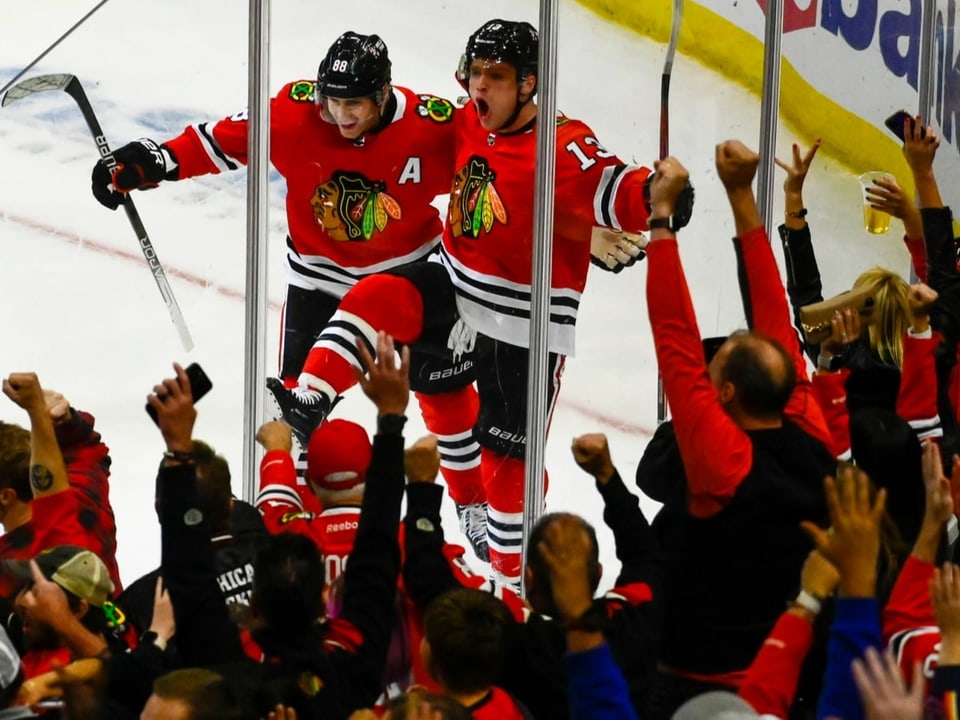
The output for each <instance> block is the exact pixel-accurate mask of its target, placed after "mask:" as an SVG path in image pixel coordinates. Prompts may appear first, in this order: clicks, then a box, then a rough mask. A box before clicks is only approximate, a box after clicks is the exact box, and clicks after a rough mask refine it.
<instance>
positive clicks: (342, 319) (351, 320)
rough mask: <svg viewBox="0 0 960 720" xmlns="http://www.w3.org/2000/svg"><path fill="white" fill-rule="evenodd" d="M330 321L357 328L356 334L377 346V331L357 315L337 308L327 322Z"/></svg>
mask: <svg viewBox="0 0 960 720" xmlns="http://www.w3.org/2000/svg"><path fill="white" fill-rule="evenodd" d="M330 323H343V324H344V325H347V326H350V327H354V328H356V330H357V332H356V335H363V336H364V337H365V338H366V339H367V342H369V343H370V344H371V345H373V347H376V346H377V331H376V330H374V329H373V326H372V325H371V324H370V323H368V322H367V321H366V320H364V319H363V318H362V317H360V316H359V315H354V314H353V313H349V312H344V311H343V310H337V312H335V313H334V314H333V316H332V317H331V318H330V320H329V321H328V323H327V324H328V325H329V324H330Z"/></svg>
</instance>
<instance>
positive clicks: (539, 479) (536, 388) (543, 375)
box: [521, 0, 559, 592]
mask: <svg viewBox="0 0 960 720" xmlns="http://www.w3.org/2000/svg"><path fill="white" fill-rule="evenodd" d="M558 7H559V2H558V0H540V49H539V57H538V61H537V67H538V76H537V94H538V95H539V101H538V106H539V110H538V113H537V166H536V169H537V176H536V183H535V184H534V205H533V266H532V272H531V279H530V283H531V287H530V343H529V348H530V350H529V358H530V361H529V373H528V377H527V455H526V483H525V486H524V505H523V508H524V512H523V550H522V552H523V557H526V553H527V542H528V539H529V538H530V533H531V532H532V531H533V526H534V525H536V524H537V520H538V519H539V518H540V515H541V513H542V510H543V470H544V449H545V447H546V434H547V433H546V422H547V411H548V407H547V381H548V378H549V373H550V370H549V367H548V362H547V361H548V358H549V349H548V339H549V331H550V277H551V274H552V270H553V192H554V175H555V165H556V157H555V154H556V145H557V123H556V120H555V118H556V115H557V82H556V79H557V17H558ZM522 577H523V576H522V574H521V578H522ZM523 590H524V592H525V591H526V590H525V588H524V589H523Z"/></svg>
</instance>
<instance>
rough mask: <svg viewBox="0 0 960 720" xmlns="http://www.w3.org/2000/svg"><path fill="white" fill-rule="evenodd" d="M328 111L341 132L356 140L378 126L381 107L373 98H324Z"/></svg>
mask: <svg viewBox="0 0 960 720" xmlns="http://www.w3.org/2000/svg"><path fill="white" fill-rule="evenodd" d="M324 105H325V107H326V111H327V113H328V114H329V115H330V118H331V119H332V120H333V122H335V123H336V124H337V127H338V128H340V134H341V135H343V136H344V137H345V138H349V139H351V140H354V139H356V138H358V137H360V136H361V135H363V134H364V133H366V132H369V131H370V130H372V129H373V128H375V127H376V125H377V123H378V122H380V108H379V106H378V105H377V103H376V102H374V99H373V98H369V97H365V98H332V97H328V98H326V99H325V100H324Z"/></svg>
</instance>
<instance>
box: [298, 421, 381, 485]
mask: <svg viewBox="0 0 960 720" xmlns="http://www.w3.org/2000/svg"><path fill="white" fill-rule="evenodd" d="M372 456H373V448H372V447H371V446H370V438H369V437H368V436H367V431H366V430H364V429H363V428H362V427H361V426H360V425H357V424H356V423H354V422H350V421H349V420H340V419H337V420H327V421H326V422H325V423H323V424H322V425H320V427H318V428H317V429H316V430H314V431H313V435H311V436H310V442H309V443H308V444H307V479H308V480H309V481H310V482H311V483H313V484H314V485H316V486H317V487H319V488H323V489H325V490H349V489H350V488H352V487H356V486H357V485H359V484H360V483H362V482H363V481H364V480H365V479H366V475H367V468H368V467H369V466H370V459H371V457H372Z"/></svg>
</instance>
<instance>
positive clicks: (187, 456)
mask: <svg viewBox="0 0 960 720" xmlns="http://www.w3.org/2000/svg"><path fill="white" fill-rule="evenodd" d="M163 459H164V460H173V461H175V462H181V463H192V462H193V461H194V460H196V455H195V454H194V453H193V451H192V450H190V451H183V450H167V451H166V452H164V453H163Z"/></svg>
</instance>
